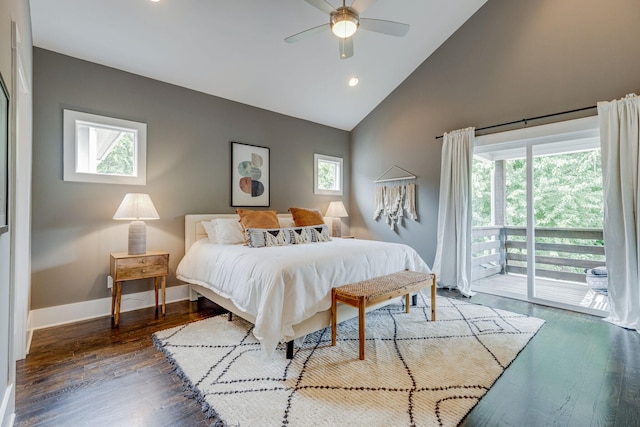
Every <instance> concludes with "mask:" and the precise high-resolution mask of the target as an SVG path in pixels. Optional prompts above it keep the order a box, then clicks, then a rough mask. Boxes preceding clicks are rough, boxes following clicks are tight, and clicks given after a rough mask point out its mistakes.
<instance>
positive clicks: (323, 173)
mask: <svg viewBox="0 0 640 427" xmlns="http://www.w3.org/2000/svg"><path fill="white" fill-rule="evenodd" d="M313 160H314V162H313V163H314V171H313V172H314V173H313V176H314V191H313V192H314V194H329V195H342V173H343V171H342V158H341V157H332V156H325V155H324V154H314V155H313Z"/></svg>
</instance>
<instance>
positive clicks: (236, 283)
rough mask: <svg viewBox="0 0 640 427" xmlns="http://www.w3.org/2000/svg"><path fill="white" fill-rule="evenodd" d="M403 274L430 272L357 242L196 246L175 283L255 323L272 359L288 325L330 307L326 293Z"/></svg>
mask: <svg viewBox="0 0 640 427" xmlns="http://www.w3.org/2000/svg"><path fill="white" fill-rule="evenodd" d="M404 269H408V270H412V271H419V272H426V273H430V272H431V270H430V269H429V267H428V266H427V264H426V263H425V262H424V260H422V258H421V257H420V256H419V255H418V253H417V252H416V251H415V250H414V249H413V248H411V247H409V246H407V245H403V244H398V243H385V242H376V241H370V240H357V239H332V240H331V241H330V242H321V243H309V244H303V245H291V246H278V247H266V248H249V247H247V246H244V245H218V244H214V243H210V242H209V240H208V239H202V240H198V241H197V242H196V243H194V244H193V245H192V246H191V248H190V249H189V251H188V252H187V254H186V255H185V256H184V258H183V259H182V261H180V264H179V265H178V269H177V271H176V275H177V277H178V279H180V280H183V281H185V282H188V283H194V284H198V285H202V286H205V287H207V288H210V289H212V290H213V291H215V292H216V293H218V294H219V295H221V296H223V297H225V298H228V299H231V300H232V301H233V302H234V304H235V305H236V306H237V307H238V308H239V309H240V310H242V311H244V312H246V313H249V314H251V315H252V316H253V317H255V318H256V321H255V328H254V330H253V334H254V335H255V337H256V338H257V339H258V340H260V342H261V344H262V346H263V349H264V350H265V351H266V352H267V354H269V355H271V354H272V353H273V351H274V350H275V347H276V345H277V344H278V342H280V341H288V340H290V339H291V338H292V337H293V333H294V332H293V327H292V326H293V325H295V324H297V323H300V322H302V321H303V320H305V319H307V318H309V317H311V316H313V315H314V314H316V313H317V312H320V311H324V310H328V309H329V308H330V307H331V288H332V287H337V286H342V285H345V284H347V283H353V282H358V281H361V280H366V279H369V278H372V277H377V276H383V275H385V274H390V273H395V272H397V271H401V270H404Z"/></svg>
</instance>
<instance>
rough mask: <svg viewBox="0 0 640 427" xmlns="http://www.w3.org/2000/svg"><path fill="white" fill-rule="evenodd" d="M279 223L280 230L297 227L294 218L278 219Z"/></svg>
mask: <svg viewBox="0 0 640 427" xmlns="http://www.w3.org/2000/svg"><path fill="white" fill-rule="evenodd" d="M278 222H279V223H280V228H291V227H295V226H296V223H295V222H294V221H293V217H287V218H280V217H278Z"/></svg>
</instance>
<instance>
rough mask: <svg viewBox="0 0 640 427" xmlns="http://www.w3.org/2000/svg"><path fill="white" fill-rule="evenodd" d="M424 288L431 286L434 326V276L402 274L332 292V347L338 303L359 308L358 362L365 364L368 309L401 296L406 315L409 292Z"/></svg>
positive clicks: (334, 343) (339, 288) (334, 342)
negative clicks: (403, 298) (363, 361)
mask: <svg viewBox="0 0 640 427" xmlns="http://www.w3.org/2000/svg"><path fill="white" fill-rule="evenodd" d="M427 286H431V321H432V322H435V320H436V275H435V274H433V273H431V274H429V273H418V272H416V271H409V270H404V271H399V272H397V273H392V274H388V275H386V276H380V277H375V278H373V279H368V280H363V281H362V282H356V283H350V284H348V285H343V286H340V287H337V288H333V289H331V345H332V346H333V345H336V335H337V324H336V317H337V310H336V304H337V303H339V302H340V303H343V304H348V305H351V306H353V307H357V308H358V332H359V338H360V360H364V342H365V338H364V334H365V321H364V316H365V311H366V308H367V306H370V305H374V304H378V303H380V302H383V301H386V300H389V299H391V298H395V297H399V296H402V295H404V296H405V306H406V312H407V313H409V307H410V305H409V296H410V294H411V292H417V291H419V290H420V289H422V288H426V287H427Z"/></svg>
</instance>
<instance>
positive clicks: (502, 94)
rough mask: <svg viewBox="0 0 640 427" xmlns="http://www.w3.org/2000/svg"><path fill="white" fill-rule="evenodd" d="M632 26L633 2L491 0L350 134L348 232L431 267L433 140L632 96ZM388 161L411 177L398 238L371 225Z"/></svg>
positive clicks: (436, 152) (639, 78)
mask: <svg viewBox="0 0 640 427" xmlns="http://www.w3.org/2000/svg"><path fill="white" fill-rule="evenodd" d="M639 21H640V2H639V1H637V0H613V1H606V2H605V1H600V0H535V1H513V0H489V1H488V2H487V3H486V4H485V5H484V6H483V7H482V8H481V9H480V10H479V11H478V12H476V14H474V15H473V16H472V17H471V18H470V19H469V20H468V21H467V22H466V23H465V24H464V25H463V26H462V27H461V28H460V29H459V30H458V31H457V32H456V33H455V34H453V35H452V36H451V37H450V38H449V40H447V41H446V42H445V43H444V44H443V45H442V46H441V47H440V48H439V49H438V50H437V51H436V52H435V53H434V54H433V55H432V56H431V57H430V58H428V59H427V60H426V61H425V62H424V63H423V64H422V65H420V67H418V69H416V71H415V72H414V73H413V74H412V75H411V76H410V77H409V78H407V79H406V80H405V81H404V82H403V83H402V84H401V85H400V86H399V87H398V88H397V89H396V90H395V91H394V92H393V93H392V94H391V95H389V96H388V97H387V99H385V100H384V101H383V102H382V103H381V104H380V105H379V106H378V107H377V108H376V109H375V110H374V111H373V112H372V113H371V114H370V115H369V116H367V117H366V118H365V119H364V120H363V121H362V122H361V123H360V124H359V125H358V126H357V127H356V128H355V129H354V130H353V131H352V135H351V157H352V163H351V170H352V177H351V179H352V188H351V197H352V198H351V211H350V221H351V233H352V234H355V235H357V236H361V237H370V238H373V239H380V240H387V241H401V242H405V243H407V244H409V245H411V246H413V247H414V248H416V249H417V250H418V252H419V253H420V254H421V255H422V256H423V257H424V258H425V260H426V261H427V262H428V263H429V264H432V263H433V259H434V257H435V248H436V240H435V239H436V227H437V221H438V193H439V180H440V153H441V140H438V141H436V140H435V137H436V136H438V135H442V133H443V132H446V131H450V130H455V129H459V128H464V127H468V126H475V127H477V128H479V127H483V126H489V125H494V124H498V123H504V122H509V121H513V120H519V119H523V118H526V117H534V116H539V115H545V114H550V113H555V112H560V111H566V110H571V109H575V108H581V107H587V106H591V105H595V104H596V102H597V101H603V100H611V99H614V98H620V97H623V96H624V95H625V94H627V93H629V92H636V93H638V91H640V55H638V47H637V43H638V40H640V26H639V25H638V22H639ZM588 114H589V115H594V114H596V112H595V110H591V111H590V112H589V113H588ZM575 117H576V116H575V115H574V116H563V117H558V118H556V119H555V120H564V119H568V118H575ZM542 123H543V122H541V121H539V122H535V123H532V124H530V125H533V124H542ZM501 130H508V128H503V129H501ZM394 163H395V164H397V165H399V166H401V167H403V168H405V169H407V170H409V171H411V172H413V174H415V175H418V176H419V179H418V181H417V183H418V193H419V194H418V210H419V214H420V221H419V222H418V223H415V222H413V221H411V220H407V221H406V222H405V227H400V228H399V230H398V233H397V234H396V233H394V232H392V231H391V230H390V229H389V228H388V227H387V226H386V224H385V223H384V221H380V222H376V221H373V220H372V219H371V217H372V214H373V209H374V207H373V191H374V187H373V183H372V181H373V180H374V179H376V178H377V177H378V175H379V174H380V173H382V172H383V171H384V170H385V169H386V168H387V167H389V166H391V165H392V164H394Z"/></svg>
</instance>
